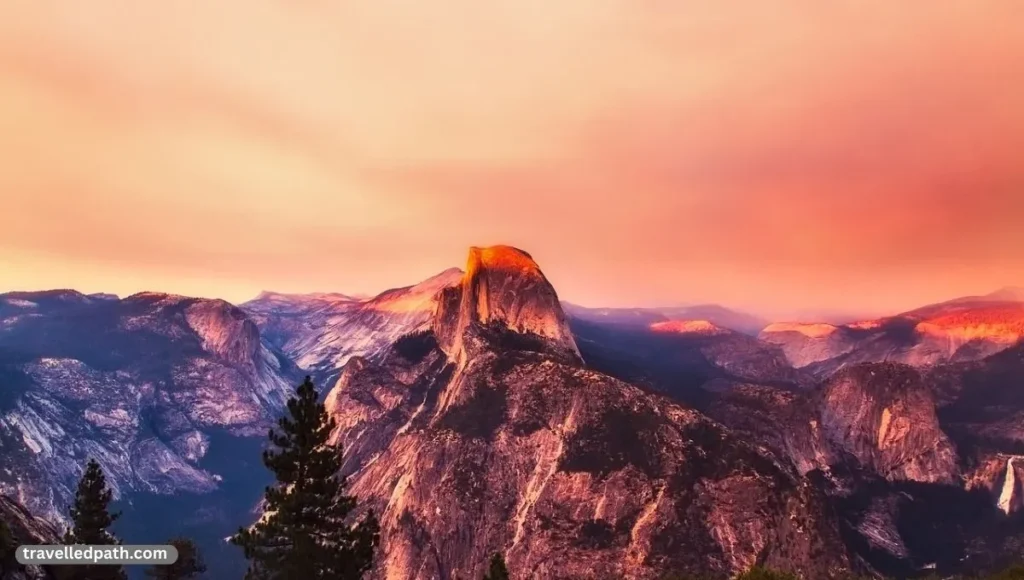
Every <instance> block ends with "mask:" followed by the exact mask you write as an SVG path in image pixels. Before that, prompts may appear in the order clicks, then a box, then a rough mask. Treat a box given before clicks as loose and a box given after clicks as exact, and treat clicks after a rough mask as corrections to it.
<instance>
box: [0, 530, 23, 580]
mask: <svg viewBox="0 0 1024 580" xmlns="http://www.w3.org/2000/svg"><path fill="white" fill-rule="evenodd" d="M17 549H18V539H17V538H15V537H14V532H12V531H11V527H10V526H8V525H7V522H5V521H0V577H3V576H4V575H5V574H8V573H10V572H13V571H14V570H17V569H18V567H19V566H18V561H17V560H16V559H15V551H16V550H17Z"/></svg>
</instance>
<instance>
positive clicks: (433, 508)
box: [327, 247, 849, 580]
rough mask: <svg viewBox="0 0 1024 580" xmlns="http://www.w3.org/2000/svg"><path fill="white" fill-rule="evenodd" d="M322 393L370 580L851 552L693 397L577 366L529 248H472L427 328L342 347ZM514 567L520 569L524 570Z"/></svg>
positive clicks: (645, 568) (790, 478) (744, 561)
mask: <svg viewBox="0 0 1024 580" xmlns="http://www.w3.org/2000/svg"><path fill="white" fill-rule="evenodd" d="M327 404H328V408H329V410H330V412H331V413H332V414H333V416H334V417H335V418H336V420H337V421H338V425H339V426H338V429H337V431H336V433H335V437H336V438H337V440H338V441H339V442H341V443H343V444H344V445H345V449H346V470H347V471H348V472H349V473H351V480H350V481H351V485H352V489H353V490H354V492H355V493H357V494H358V495H359V496H361V497H362V498H363V499H364V500H365V501H366V502H367V503H368V504H369V505H371V506H373V507H375V508H376V509H377V510H378V513H379V514H380V518H381V522H382V547H381V558H380V559H379V569H378V571H377V574H378V575H379V577H381V578H388V579H395V580H399V579H401V580H405V579H410V580H411V579H427V578H443V579H448V578H455V577H461V578H467V577H478V576H480V575H481V573H482V572H483V570H484V566H485V565H486V562H487V560H488V558H489V556H490V554H492V553H493V552H496V551H500V552H503V553H504V554H505V556H506V558H507V560H508V561H509V563H510V567H511V569H513V570H515V571H520V572H517V573H516V574H515V575H517V576H520V575H522V574H525V573H526V571H530V572H532V573H533V574H534V576H533V577H536V578H572V577H598V576H601V575H604V574H617V575H622V576H625V577H628V578H654V577H658V576H660V575H662V574H663V573H665V572H667V571H678V572H705V571H714V572H725V573H732V572H736V571H738V570H743V569H745V568H748V567H750V566H751V565H753V564H755V563H766V564H769V565H771V566H774V567H778V568H782V569H790V570H794V571H798V572H801V573H802V574H803V575H804V576H805V577H807V578H828V577H830V576H831V575H833V574H834V573H838V572H839V571H840V570H842V569H845V568H846V567H847V566H848V564H849V562H848V561H847V558H846V555H845V554H846V552H845V549H844V548H843V545H842V542H841V540H840V538H839V535H838V532H837V525H836V522H835V521H834V519H833V516H832V514H831V512H830V511H829V510H828V509H827V508H826V506H825V503H824V499H823V498H822V497H821V496H820V494H819V493H818V492H817V491H816V490H815V489H814V488H813V487H812V486H811V485H809V484H808V483H807V482H806V481H805V480H803V479H801V478H800V477H799V476H798V475H797V474H796V473H795V472H794V471H793V470H792V469H791V468H790V467H788V466H787V465H786V464H785V463H783V462H779V461H777V460H776V459H774V458H773V456H772V455H771V454H769V453H768V452H767V451H765V450H762V449H759V448H757V447H755V446H751V445H749V444H747V443H745V442H743V441H740V440H739V439H737V438H736V437H734V436H733V435H731V434H730V433H729V432H728V431H726V430H725V429H723V428H722V427H721V426H720V425H718V424H716V423H714V422H712V421H710V420H709V419H707V418H706V417H704V416H703V415H701V414H699V413H697V412H696V411H693V410H691V409H688V408H684V407H682V406H679V405H678V404H675V403H672V402H671V401H669V400H667V399H665V398H662V397H660V396H655V395H652V394H650V393H648V392H645V391H642V390H641V389H639V388H637V387H634V386H632V385H629V384H626V383H624V382H621V381H619V380H616V379H614V378H611V377H609V376H607V375H603V374H600V373H598V372H594V371H592V370H588V369H587V368H585V367H584V365H583V364H582V361H581V358H580V355H579V351H578V349H577V348H576V345H575V342H574V340H573V338H572V336H571V334H570V333H569V332H568V327H567V325H566V322H565V315H564V314H563V313H562V311H561V308H560V306H559V303H558V300H557V296H556V294H555V291H554V289H553V288H552V287H551V286H550V284H548V283H547V280H546V279H545V278H544V277H543V274H541V272H540V269H539V268H538V267H537V266H536V263H535V262H534V261H533V260H532V259H531V258H530V257H529V255H527V254H526V253H524V252H521V251H519V250H516V249H514V248H508V247H497V248H488V249H474V250H473V251H471V254H470V259H469V265H468V267H467V269H466V274H465V275H464V277H463V278H462V280H461V282H460V283H459V285H458V286H455V287H452V288H450V289H447V290H443V291H442V294H441V297H440V299H439V306H438V308H437V313H436V316H435V317H434V319H433V323H432V325H431V326H430V327H429V328H426V329H423V330H422V331H420V332H417V333H413V334H410V335H407V336H405V337H403V338H401V339H400V340H398V341H397V342H396V343H395V344H394V345H393V346H392V347H391V348H390V349H389V350H388V351H387V352H386V353H384V354H383V355H382V356H381V357H379V359H378V360H377V361H376V362H370V361H367V360H366V359H363V358H354V359H352V360H350V361H349V363H348V364H347V365H346V367H345V369H344V371H343V372H342V375H341V378H340V379H339V381H338V384H337V385H336V386H335V387H334V389H333V390H332V391H331V392H330V394H329V396H328V400H327ZM523 577H525V576H523Z"/></svg>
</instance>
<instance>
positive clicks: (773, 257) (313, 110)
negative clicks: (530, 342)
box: [0, 0, 1024, 316]
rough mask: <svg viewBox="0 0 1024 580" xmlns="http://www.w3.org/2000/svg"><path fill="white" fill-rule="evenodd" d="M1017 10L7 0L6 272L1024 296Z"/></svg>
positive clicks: (102, 278) (831, 300)
mask: <svg viewBox="0 0 1024 580" xmlns="http://www.w3.org/2000/svg"><path fill="white" fill-rule="evenodd" d="M1020 15H1021V14H1020V2H1019V0H1005V1H998V0H992V1H984V0H963V1H959V0H944V1H942V2H925V1H916V0H909V1H905V2H892V1H891V0H885V1H882V0H878V1H873V0H857V1H854V0H836V1H834V2H821V1H820V0H789V1H782V0H778V1H774V2H764V1H760V0H749V1H738V0H720V1H717V2H698V1H685V0H673V1H669V0H650V1H646V2H637V1H636V0H622V1H616V0H561V1H559V2H551V1H549V0H518V1H516V2H504V1H496V2H479V1H477V0H437V1H434V2H411V1H397V0H374V1H373V2H350V1H345V0H331V1H328V0H302V1H298V2H296V1H291V0H289V1H285V0H277V1H270V0H244V1H243V0H217V1H216V2H208V1H202V0H176V1H173V2H159V1H156V0H120V1H112V0H91V1H89V2H68V1H66V0H9V1H7V2H4V3H2V5H0V192H2V194H0V195H2V203H0V211H3V212H4V213H3V214H2V215H3V220H2V225H0V290H7V289H37V288H48V287H75V288H78V289H81V290H84V291H90V292H92V291H110V292H117V293H121V294H126V293H131V292H134V291H137V290H140V289H152V290H164V291H173V292H179V293H184V294H194V295H203V296H220V297H224V298H227V299H229V300H234V301H240V300H244V299H246V298H249V297H251V296H252V295H254V294H256V293H257V292H258V291H259V290H260V289H264V288H267V289H275V290H280V291H314V290H323V291H345V292H374V291H377V290H381V289H383V288H386V287H390V286H396V285H403V284H406V283H411V282H415V281H417V280H418V279H421V278H424V277H426V276H429V275H431V274H433V273H435V272H437V271H439V270H441V269H443V268H446V267H448V266H450V265H460V264H461V263H462V262H463V260H464V258H465V255H466V250H467V248H468V246H469V245H473V244H476V245H483V244H492V243H508V244H513V245H518V246H520V247H523V248H524V249H526V250H528V251H530V252H531V253H533V254H534V256H535V257H536V258H537V259H538V261H539V262H540V264H541V266H542V267H543V268H544V270H545V272H546V273H547V274H548V275H549V277H550V278H551V279H552V281H553V282H554V283H555V285H556V287H557V288H558V290H559V292H560V294H561V295H562V296H563V297H564V298H566V299H569V300H572V301H576V302H580V303H584V304H592V305H651V304H675V303H681V302H692V301H716V302H721V303H725V304H729V305H733V306H738V307H743V308H749V309H755V310H758V311H761V312H765V313H768V314H770V315H775V316H785V315H787V314H791V313H792V312H794V311H796V310H799V309H805V308H824V307H836V308H841V309H845V310H857V311H872V312H875V311H889V310H898V309H901V308H905V307H910V306H913V305H917V304H919V303H922V302H928V301H933V300H937V299H941V298H946V297H951V296H956V295H962V294H971V293H979V292H987V291H991V290H994V289H996V288H997V287H999V286H1003V285H1007V284H1022V283H1024V156H1022V155H1024V106H1022V105H1021V104H1022V103H1024V35H1021V34H1019V21H1020Z"/></svg>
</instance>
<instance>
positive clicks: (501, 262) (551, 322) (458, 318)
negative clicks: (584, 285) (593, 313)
mask: <svg viewBox="0 0 1024 580" xmlns="http://www.w3.org/2000/svg"><path fill="white" fill-rule="evenodd" d="M492 324H494V325H498V326H501V327H503V328H506V329H508V330H510V331H512V332H514V333H518V334H524V335H531V336H536V337H540V338H543V339H545V340H546V341H547V343H548V345H549V346H551V347H555V348H557V349H559V350H561V351H564V352H565V353H568V354H571V355H575V357H577V358H578V357H579V354H580V353H579V348H578V347H577V346H576V341H575V339H574V338H573V335H572V332H571V331H570V330H569V324H568V322H567V320H566V317H565V313H564V312H563V311H562V307H561V304H560V303H559V301H558V295H557V294H556V293H555V289H554V288H553V287H552V286H551V284H550V283H549V282H548V280H547V278H546V277H545V276H544V274H543V273H542V272H541V271H540V268H539V267H538V266H537V264H536V262H534V261H533V258H531V257H530V255H529V254H527V253H526V252H523V251H522V250H518V249H516V248H511V247H508V246H495V247H491V248H471V249H470V251H469V260H468V263H467V265H466V274H465V276H463V278H462V281H461V283H460V284H459V286H457V287H453V288H451V289H449V290H448V291H447V292H445V293H444V294H443V295H442V298H441V300H440V304H439V307H438V309H437V314H436V316H435V318H434V325H433V329H434V332H435V334H436V335H437V337H438V338H439V339H440V346H441V349H442V350H444V351H445V352H447V353H448V354H449V355H450V356H452V357H454V358H458V357H460V356H462V355H463V354H464V353H463V348H464V347H465V346H466V345H465V338H466V334H467V331H468V330H469V329H470V327H471V326H473V325H483V326H487V325H492Z"/></svg>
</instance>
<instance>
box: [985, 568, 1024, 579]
mask: <svg viewBox="0 0 1024 580" xmlns="http://www.w3.org/2000/svg"><path fill="white" fill-rule="evenodd" d="M988 580H1024V565H1020V564H1018V565H1016V566H1011V567H1009V568H1007V569H1006V570H1003V571H1002V572H999V573H998V574H996V575H994V576H991V577H989V579H988Z"/></svg>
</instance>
